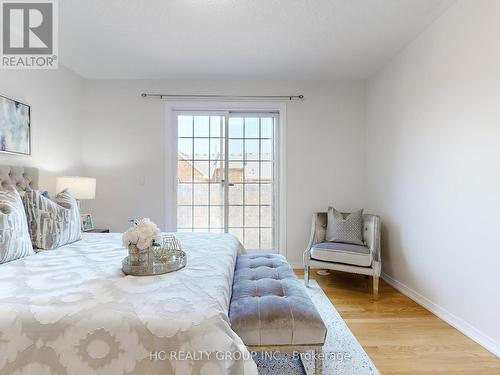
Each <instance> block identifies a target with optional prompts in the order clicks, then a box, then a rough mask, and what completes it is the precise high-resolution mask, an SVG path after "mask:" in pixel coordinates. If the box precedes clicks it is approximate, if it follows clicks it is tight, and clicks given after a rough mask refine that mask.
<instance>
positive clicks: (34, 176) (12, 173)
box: [0, 165, 38, 191]
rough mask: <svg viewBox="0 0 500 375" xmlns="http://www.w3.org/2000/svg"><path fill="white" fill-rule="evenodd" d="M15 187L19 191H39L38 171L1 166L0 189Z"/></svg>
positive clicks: (35, 169)
mask: <svg viewBox="0 0 500 375" xmlns="http://www.w3.org/2000/svg"><path fill="white" fill-rule="evenodd" d="M9 185H10V186H14V187H15V188H16V189H17V190H18V191H24V190H26V188H28V187H30V188H32V189H38V169H37V168H31V167H16V166H8V165H0V189H5V188H6V187H7V186H9Z"/></svg>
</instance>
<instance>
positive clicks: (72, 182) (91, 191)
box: [56, 176, 96, 199]
mask: <svg viewBox="0 0 500 375" xmlns="http://www.w3.org/2000/svg"><path fill="white" fill-rule="evenodd" d="M95 187H96V180H95V178H92V177H73V176H64V177H57V179H56V190H57V192H58V193H59V192H61V191H63V190H64V189H68V190H69V191H70V193H71V194H73V196H74V197H75V198H76V199H95Z"/></svg>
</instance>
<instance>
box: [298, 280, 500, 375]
mask: <svg viewBox="0 0 500 375" xmlns="http://www.w3.org/2000/svg"><path fill="white" fill-rule="evenodd" d="M295 272H296V273H297V275H298V276H299V277H303V272H302V270H295ZM311 278H312V279H315V280H316V281H318V283H319V284H320V285H321V287H322V288H323V290H324V291H325V293H326V294H327V295H328V297H329V298H330V300H331V301H332V303H333V304H334V305H335V307H336V308H337V310H338V312H339V313H340V315H341V316H342V318H343V319H344V320H345V322H346V323H347V325H348V326H349V328H350V330H351V331H352V333H353V334H354V335H355V336H356V338H357V339H358V341H359V342H360V344H361V345H362V346H363V348H364V350H365V351H366V352H367V353H368V355H369V356H370V358H371V359H372V361H373V362H374V363H375V365H376V366H377V368H378V369H379V371H380V372H381V373H382V374H384V375H385V374H391V375H392V374H398V375H409V374H417V375H424V374H425V375H427V374H429V375H430V374H453V375H463V374H468V375H469V374H470V375H472V374H474V375H486V374H500V359H499V358H497V357H496V356H494V355H493V354H491V353H490V352H488V351H487V350H486V349H483V348H482V347H481V346H480V345H478V344H476V343H475V342H474V341H472V340H471V339H469V338H468V337H466V336H465V335H463V334H462V333H460V332H459V331H458V330H456V329H455V328H453V327H452V326H450V325H449V324H447V323H446V322H444V321H443V320H441V319H439V318H438V317H437V316H435V315H434V314H432V313H431V312H429V311H428V310H426V309H424V308H423V307H421V306H420V305H418V304H417V303H415V302H414V301H412V300H411V299H410V298H408V297H406V296H405V295H403V294H402V293H400V292H399V291H397V290H396V289H394V288H393V287H391V286H390V285H388V284H386V283H385V282H384V281H383V280H382V279H381V280H380V287H379V299H378V300H377V301H373V299H372V296H371V293H372V290H371V278H365V276H363V275H352V274H347V273H342V272H332V274H331V275H329V276H320V275H317V274H316V271H315V270H311Z"/></svg>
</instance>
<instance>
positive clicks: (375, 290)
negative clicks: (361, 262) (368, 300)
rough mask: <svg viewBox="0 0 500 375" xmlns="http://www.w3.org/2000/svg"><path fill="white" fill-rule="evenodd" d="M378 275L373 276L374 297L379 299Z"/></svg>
mask: <svg viewBox="0 0 500 375" xmlns="http://www.w3.org/2000/svg"><path fill="white" fill-rule="evenodd" d="M378 279H379V277H378V276H373V299H375V300H376V299H378Z"/></svg>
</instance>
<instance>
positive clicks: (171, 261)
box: [122, 250, 187, 276]
mask: <svg viewBox="0 0 500 375" xmlns="http://www.w3.org/2000/svg"><path fill="white" fill-rule="evenodd" d="M186 258H187V257H186V253H185V252H184V251H182V250H177V251H176V252H175V254H172V256H169V257H163V258H162V260H161V261H160V260H159V259H157V258H156V257H155V258H154V260H153V261H152V262H151V263H150V264H145V265H132V264H130V261H129V257H128V256H127V257H125V258H123V261H122V270H123V273H125V274H126V275H133V276H153V275H161V274H164V273H168V272H174V271H178V270H180V269H182V268H184V267H185V266H186Z"/></svg>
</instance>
